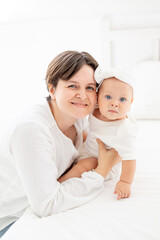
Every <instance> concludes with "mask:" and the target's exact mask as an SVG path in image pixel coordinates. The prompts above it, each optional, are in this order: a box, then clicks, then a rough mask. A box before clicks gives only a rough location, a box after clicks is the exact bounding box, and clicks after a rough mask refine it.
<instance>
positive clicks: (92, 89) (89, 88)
mask: <svg viewBox="0 0 160 240" xmlns="http://www.w3.org/2000/svg"><path fill="white" fill-rule="evenodd" d="M87 89H88V90H91V91H96V88H94V87H92V86H88V87H87Z"/></svg>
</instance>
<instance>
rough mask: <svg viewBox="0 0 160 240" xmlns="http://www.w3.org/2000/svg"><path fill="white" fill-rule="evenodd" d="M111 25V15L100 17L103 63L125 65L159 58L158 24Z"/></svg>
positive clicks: (159, 33)
mask: <svg viewBox="0 0 160 240" xmlns="http://www.w3.org/2000/svg"><path fill="white" fill-rule="evenodd" d="M135 17H136V15H135ZM159 18H160V14H159ZM126 21H127V18H126ZM159 21H160V20H159ZM112 25H113V24H112V16H104V17H103V18H102V24H101V27H102V30H101V32H102V64H103V65H106V66H107V67H115V66H117V65H118V66H119V65H122V66H124V67H126V66H130V65H133V64H135V63H137V62H139V61H144V60H155V61H158V60H160V24H159V26H158V27H157V26H144V27H142V26H138V25H136V26H134V25H133V23H132V24H131V26H129V25H127V26H125V27H123V24H121V27H118V28H117V27H115V28H114V27H113V26H112ZM123 53H124V55H123ZM124 58H125V59H126V61H125V59H124ZM121 61H122V62H121Z"/></svg>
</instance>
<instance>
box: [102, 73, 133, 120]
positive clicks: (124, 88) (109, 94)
mask: <svg viewBox="0 0 160 240" xmlns="http://www.w3.org/2000/svg"><path fill="white" fill-rule="evenodd" d="M132 100H133V90H132V88H131V87H130V86H129V85H128V84H127V83H124V82H122V81H120V80H118V79H116V78H114V77H113V78H108V79H105V80H104V81H103V83H102V85H101V86H100V89H99V92H98V105H99V111H100V118H101V120H104V121H113V120H120V119H124V118H125V117H126V113H127V112H129V110H130V106H131V103H132Z"/></svg>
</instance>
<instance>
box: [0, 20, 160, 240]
mask: <svg viewBox="0 0 160 240" xmlns="http://www.w3.org/2000/svg"><path fill="white" fill-rule="evenodd" d="M107 26H108V19H107V21H106V19H104V27H107ZM108 31H109V32H108ZM107 32H108V34H109V35H106V41H108V43H107V48H108V47H109V45H110V43H111V42H113V41H116V40H117V39H122V38H123V37H124V38H127V39H129V38H133V36H134V38H136V39H139V38H141V37H142V38H144V36H145V38H144V39H146V38H147V39H148V38H150V39H151V38H153V41H154V44H155V47H154V50H153V59H149V61H139V62H138V63H137V62H135V65H134V67H133V68H132V71H133V72H134V74H135V76H136V77H137V78H139V82H138V84H139V85H140V86H141V87H144V86H145V90H146V91H148V92H147V93H146V91H140V92H138V91H137V96H136V97H135V98H136V99H137V100H136V101H137V103H136V101H135V106H134V109H133V111H134V112H135V115H136V117H137V123H138V129H139V130H138V137H137V170H136V175H135V179H134V183H133V185H132V195H131V197H130V198H128V199H122V200H120V201H118V200H117V199H116V196H115V195H114V194H113V191H114V187H115V183H116V181H117V179H113V180H108V181H105V184H104V190H103V192H102V193H101V194H100V195H99V196H98V197H97V198H95V199H94V200H92V201H90V202H88V203H86V204H84V205H82V206H80V207H77V208H74V209H71V210H68V211H66V212H63V213H59V214H54V215H52V216H49V217H43V218H38V217H37V216H36V215H35V214H34V213H33V212H32V210H31V209H30V208H29V209H27V210H26V212H25V213H24V215H23V216H22V217H21V218H20V219H19V220H18V221H17V222H16V223H15V224H14V225H12V227H11V228H10V229H9V231H8V232H7V233H6V234H5V235H4V237H2V239H3V240H22V239H23V240H35V239H38V240H42V239H45V240H50V239H58V240H64V239H65V240H72V239H74V240H75V239H76V240H89V239H92V240H97V239H100V240H106V239H108V240H112V239H113V240H128V239H130V240H132V239H134V240H135V239H138V240H160V154H159V149H160V147H159V146H160V95H159V89H160V88H159V89H158V83H157V79H158V78H159V80H160V61H159V38H160V28H152V29H151V28H145V29H130V30H128V29H127V31H125V30H124V29H123V30H122V31H121V30H118V31H113V32H112V30H107ZM109 36H110V37H109ZM107 48H106V49H107ZM104 52H105V51H104ZM105 57H106V56H105ZM111 57H112V53H111V51H109V55H108V56H107V57H106V61H110V60H111ZM112 63H113V61H110V64H111V65H112ZM108 64H109V62H108ZM153 73H154V77H153ZM151 77H153V78H152V84H151ZM147 84H148V85H147ZM141 89H142V88H141ZM148 94H150V95H148ZM148 96H149V97H150V98H149V101H148Z"/></svg>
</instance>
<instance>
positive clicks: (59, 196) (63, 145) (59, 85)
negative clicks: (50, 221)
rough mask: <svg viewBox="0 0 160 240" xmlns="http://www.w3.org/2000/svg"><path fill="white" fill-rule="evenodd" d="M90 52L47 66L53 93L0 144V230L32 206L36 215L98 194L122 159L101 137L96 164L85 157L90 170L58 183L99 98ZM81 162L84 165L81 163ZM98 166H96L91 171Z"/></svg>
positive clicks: (69, 55)
mask: <svg viewBox="0 0 160 240" xmlns="http://www.w3.org/2000/svg"><path fill="white" fill-rule="evenodd" d="M97 66H98V64H97V62H96V61H95V59H94V58H93V57H92V56H91V55H89V54H88V53H86V52H82V53H79V52H76V51H66V52H63V53H61V54H59V55H58V56H57V57H56V58H55V59H54V60H53V61H52V62H51V63H50V65H49V66H48V70H47V74H46V83H47V86H48V90H49V97H48V98H47V100H46V101H45V102H44V103H43V104H40V105H36V106H33V107H32V108H31V109H29V110H28V112H25V113H24V114H22V116H21V117H19V119H17V120H16V122H15V123H14V124H13V125H12V127H11V129H10V130H9V132H8V135H6V137H5V138H4V139H3V141H2V143H1V145H0V146H1V148H0V166H1V167H0V193H1V198H0V209H1V210H0V230H2V231H1V235H2V234H3V233H4V231H5V230H6V228H8V226H10V224H12V223H13V222H14V221H16V220H17V219H18V218H19V217H20V216H21V215H22V214H23V213H24V211H25V209H26V208H27V207H28V206H31V208H32V210H33V211H34V213H35V214H37V215H38V216H40V217H42V216H48V215H51V214H53V213H58V212H61V211H66V210H67V209H71V208H73V207H76V206H79V205H81V204H84V203H86V202H88V201H90V200H91V199H93V198H95V197H96V196H97V195H98V194H99V193H100V192H101V191H102V189H103V182H104V177H106V176H107V174H108V172H109V171H110V169H111V168H112V166H113V165H114V164H115V163H117V162H118V161H119V157H118V154H117V152H116V151H115V150H113V149H112V150H111V151H108V152H107V151H106V150H105V149H104V147H103V143H101V142H99V147H100V154H99V158H98V166H97V163H96V164H95V161H94V159H92V158H90V159H86V161H87V164H88V172H84V173H83V174H82V176H81V178H70V179H68V180H67V181H64V182H62V183H60V182H59V181H57V179H58V178H59V177H60V176H61V175H62V174H64V172H65V171H66V170H67V169H69V168H70V167H71V165H72V163H73V162H74V160H75V159H76V158H77V157H78V155H79V153H78V150H79V149H80V147H81V145H82V142H83V135H82V132H83V131H85V129H86V122H85V120H84V117H86V116H87V115H88V114H89V113H90V112H91V111H92V110H93V108H94V106H95V102H96V83H95V80H94V70H95V69H96V68H97ZM77 166H78V167H80V164H79V165H77ZM93 168H95V171H90V170H91V169H93Z"/></svg>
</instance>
